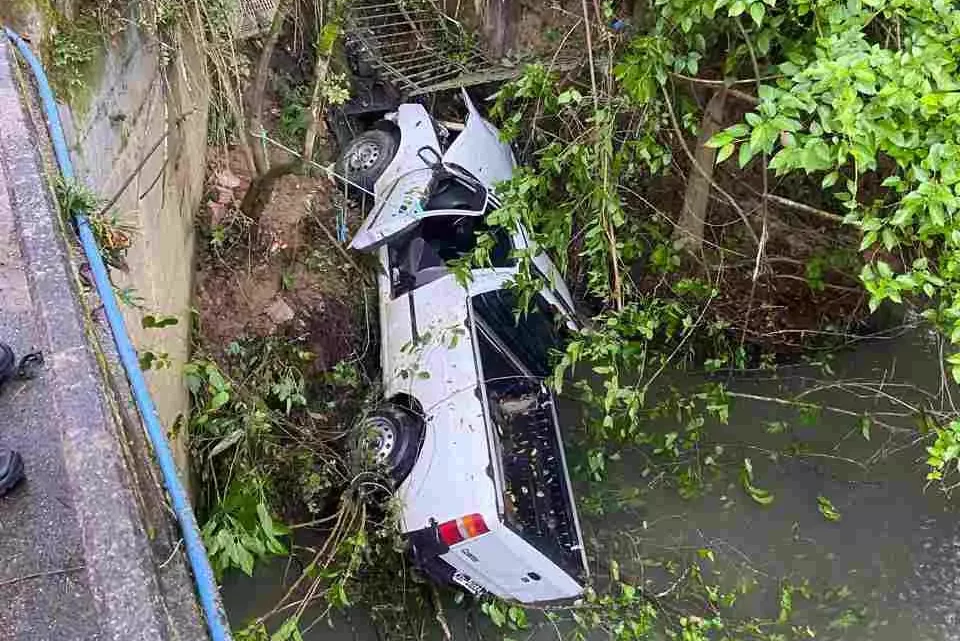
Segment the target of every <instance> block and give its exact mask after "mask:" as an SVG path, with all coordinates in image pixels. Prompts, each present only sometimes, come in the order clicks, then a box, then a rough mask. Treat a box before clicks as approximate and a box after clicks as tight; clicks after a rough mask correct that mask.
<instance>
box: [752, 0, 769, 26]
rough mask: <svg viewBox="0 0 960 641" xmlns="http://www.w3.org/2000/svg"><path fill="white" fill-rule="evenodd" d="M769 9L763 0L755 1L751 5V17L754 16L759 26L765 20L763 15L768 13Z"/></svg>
mask: <svg viewBox="0 0 960 641" xmlns="http://www.w3.org/2000/svg"><path fill="white" fill-rule="evenodd" d="M766 13H767V9H766V7H764V6H763V3H762V2H755V3H754V4H752V5H750V17H751V18H753V21H754V22H755V23H757V26H758V27H759V26H760V23H762V22H763V16H764V15H766Z"/></svg>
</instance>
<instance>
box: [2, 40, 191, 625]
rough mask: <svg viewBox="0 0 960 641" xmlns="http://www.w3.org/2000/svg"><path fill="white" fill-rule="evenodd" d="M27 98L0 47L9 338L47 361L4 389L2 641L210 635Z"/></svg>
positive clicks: (5, 330) (6, 50)
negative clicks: (19, 467)
mask: <svg viewBox="0 0 960 641" xmlns="http://www.w3.org/2000/svg"><path fill="white" fill-rule="evenodd" d="M24 87H25V89H24ZM29 92H30V89H29V85H26V84H25V81H24V80H23V76H18V75H17V72H16V66H15V64H14V58H13V56H12V55H11V51H10V46H9V45H8V44H7V42H6V41H5V39H3V38H0V341H3V342H5V343H7V344H9V345H10V346H11V347H13V349H14V350H15V352H16V353H17V355H18V356H21V355H23V354H25V353H28V352H31V351H42V352H43V355H44V359H45V363H44V365H43V367H42V368H39V370H38V371H37V376H36V377H35V378H33V379H32V380H23V381H20V380H15V381H12V382H10V383H9V384H7V385H5V388H4V389H3V390H0V448H12V449H16V450H18V451H20V452H21V454H22V455H23V458H24V461H25V466H26V474H27V478H26V481H25V482H23V483H22V484H21V485H19V486H18V487H16V488H15V489H14V490H13V491H11V492H10V493H8V494H7V495H6V496H4V497H2V498H0V640H2V641H53V640H56V641H72V640H74V639H76V640H80V639H83V640H91V641H100V640H104V641H106V640H110V641H112V640H117V641H120V640H122V641H134V640H144V641H146V640H150V641H154V640H157V641H180V640H183V641H194V640H199V639H204V638H206V634H205V632H204V630H203V627H202V623H201V621H202V620H201V619H200V617H199V616H198V613H197V608H196V602H195V598H194V593H193V588H192V585H191V582H190V578H189V574H188V573H187V570H186V568H185V564H184V562H183V557H182V553H181V552H180V551H179V550H180V547H179V546H178V545H177V544H176V541H177V538H178V536H179V534H178V532H177V530H176V528H175V527H173V525H172V520H171V519H170V518H169V512H168V511H167V509H166V506H165V499H164V495H163V492H162V491H161V490H160V489H159V484H158V482H157V480H156V472H155V470H154V469H153V463H152V457H151V455H150V452H149V445H148V444H147V443H146V442H145V439H144V436H143V431H142V428H141V426H140V424H139V421H138V420H137V418H136V415H135V413H133V412H131V411H130V407H131V404H130V402H129V396H128V391H127V390H126V386H125V381H124V379H123V377H122V374H118V370H117V368H116V366H115V363H113V361H114V360H115V358H114V355H113V354H112V352H111V349H112V347H111V344H110V341H109V338H108V336H107V335H106V334H105V332H104V331H103V328H102V327H99V326H97V324H96V323H95V322H93V321H91V320H90V315H89V314H88V313H87V311H86V310H87V309H88V308H92V307H95V306H96V305H97V304H98V301H97V300H96V298H95V296H93V294H91V293H90V292H86V291H84V290H83V289H82V288H81V287H80V286H79V283H78V280H77V277H76V270H75V268H74V262H73V260H72V256H73V255H74V254H75V253H76V248H71V245H70V240H69V239H70V237H71V236H72V230H71V229H70V228H69V226H68V225H66V224H65V223H64V222H62V220H61V219H60V215H59V212H58V211H57V208H56V207H55V205H54V201H53V194H52V192H51V188H50V182H49V180H47V178H46V176H48V175H49V173H50V172H51V169H50V168H48V169H47V171H44V163H43V158H42V157H41V154H40V149H42V148H45V145H47V144H48V143H46V137H45V132H44V131H43V130H42V128H43V123H42V120H38V118H39V117H38V115H37V113H36V111H35V109H34V108H32V107H31V103H29V102H27V101H22V100H21V95H20V94H21V93H24V94H26V95H27V96H29V95H30V93H29ZM38 126H39V128H40V129H39V130H38V128H37V127H38ZM84 300H86V301H87V303H86V305H84V304H83V302H82V301H84ZM111 363H113V365H111Z"/></svg>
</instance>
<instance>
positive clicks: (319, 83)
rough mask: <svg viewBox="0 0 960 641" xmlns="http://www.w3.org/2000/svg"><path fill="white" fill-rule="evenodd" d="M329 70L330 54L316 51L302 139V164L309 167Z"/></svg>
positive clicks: (321, 116) (321, 112)
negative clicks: (307, 119) (308, 114)
mask: <svg viewBox="0 0 960 641" xmlns="http://www.w3.org/2000/svg"><path fill="white" fill-rule="evenodd" d="M329 68H330V53H329V52H323V51H319V50H318V51H317V63H316V65H315V67H314V71H313V95H312V96H311V97H310V122H309V123H308V124H307V133H306V135H305V136H304V138H303V162H304V163H305V164H307V165H309V163H310V161H311V160H313V147H314V145H315V144H316V141H317V135H318V134H319V133H320V128H321V127H322V125H323V99H322V98H323V92H322V91H321V89H322V88H323V83H324V82H326V79H327V70H328V69H329Z"/></svg>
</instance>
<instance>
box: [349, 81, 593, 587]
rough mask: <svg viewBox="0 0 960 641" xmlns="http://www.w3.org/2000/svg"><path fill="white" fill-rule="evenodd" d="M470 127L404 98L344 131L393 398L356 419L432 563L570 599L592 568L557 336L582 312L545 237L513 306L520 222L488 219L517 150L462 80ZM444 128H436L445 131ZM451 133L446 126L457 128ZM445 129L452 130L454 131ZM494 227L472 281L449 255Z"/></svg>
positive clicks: (477, 583) (435, 574)
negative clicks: (555, 373) (560, 390)
mask: <svg viewBox="0 0 960 641" xmlns="http://www.w3.org/2000/svg"><path fill="white" fill-rule="evenodd" d="M463 95H464V100H465V102H466V106H467V110H468V115H467V119H466V123H465V125H464V126H463V129H462V131H460V132H459V133H458V134H454V133H453V132H448V131H447V130H446V129H445V128H443V127H441V126H439V125H438V124H437V123H436V122H435V121H434V120H433V119H432V118H431V117H430V115H429V114H428V113H427V111H426V109H424V107H423V106H421V105H419V104H403V105H400V107H399V108H398V110H397V111H396V112H395V113H391V114H388V115H387V116H386V118H385V119H384V120H383V121H380V122H378V123H377V125H376V126H375V128H374V129H372V130H370V131H368V132H365V133H363V134H361V135H359V136H358V137H356V138H355V139H354V140H353V141H352V142H351V143H350V144H349V145H347V147H346V149H345V150H344V153H343V155H342V157H341V159H340V161H339V162H338V169H339V173H340V174H341V175H343V176H345V177H346V178H347V179H348V180H349V181H350V182H351V183H353V184H354V185H355V186H360V187H362V188H363V189H365V190H367V191H369V192H371V193H372V194H373V196H374V204H373V208H372V210H371V211H370V214H369V216H368V217H367V219H366V221H365V222H364V223H363V225H362V227H361V228H360V229H359V231H358V232H357V233H356V235H355V236H354V238H353V240H352V243H351V247H352V248H354V249H356V250H359V251H363V252H370V253H373V254H375V255H376V256H377V257H378V258H379V262H380V267H381V269H380V275H379V298H380V303H379V308H380V332H381V357H382V366H383V386H384V392H385V399H386V400H385V402H384V404H383V405H382V406H381V407H379V408H378V409H377V410H376V411H374V412H372V413H371V414H369V415H368V416H367V417H366V419H365V420H364V421H363V424H362V432H363V434H364V437H363V439H364V440H365V442H366V444H367V447H368V448H369V449H370V450H371V452H372V456H373V457H374V459H375V460H376V462H377V463H379V464H381V465H383V466H384V467H386V469H387V470H388V472H389V473H390V474H391V476H392V477H393V479H394V480H395V481H396V483H397V490H396V491H397V493H398V495H399V498H400V501H401V506H402V507H401V510H402V511H401V518H402V528H403V530H404V532H405V534H406V536H407V537H408V540H409V541H410V543H411V547H412V550H413V555H414V558H415V561H416V563H417V564H418V565H419V566H420V567H421V568H422V569H423V571H424V572H425V573H427V574H428V575H429V576H430V577H431V578H433V579H435V580H437V581H442V582H446V583H453V584H457V585H459V586H460V587H462V588H463V589H465V590H467V591H470V592H472V593H474V594H479V593H482V592H484V591H489V592H491V593H493V594H495V595H497V596H499V597H502V598H506V599H513V600H516V601H520V602H523V603H535V602H548V601H556V600H562V599H571V598H575V597H577V596H578V595H580V594H581V593H582V591H583V585H582V583H583V581H584V580H585V578H586V574H587V563H586V557H585V555H584V550H583V538H582V534H581V531H580V524H579V521H578V518H577V510H576V505H575V501H574V498H573V493H572V490H571V485H570V478H569V475H568V472H567V465H566V461H565V458H564V450H563V443H562V441H561V436H560V429H559V422H558V417H557V408H556V399H555V398H554V394H553V392H552V391H551V390H550V389H549V388H548V387H547V385H546V384H545V382H544V379H545V378H546V377H547V376H548V375H549V373H550V364H549V360H550V356H551V352H552V350H556V349H561V348H562V344H563V343H562V341H563V336H564V334H565V333H566V332H567V331H568V330H569V329H571V328H576V326H577V319H576V315H575V312H574V308H573V301H572V300H571V297H570V292H569V291H568V290H567V287H566V285H565V284H564V282H563V280H562V278H561V276H560V274H559V272H558V270H557V269H556V267H555V266H554V264H553V263H552V262H551V261H550V259H549V258H548V257H547V256H546V255H545V254H543V253H540V254H538V255H537V256H536V257H535V258H534V260H533V262H534V264H535V268H536V269H537V270H538V271H539V272H540V273H541V275H542V277H543V282H544V283H545V286H544V288H543V289H542V290H541V291H540V293H539V295H537V296H535V297H534V300H533V302H532V305H531V306H530V309H529V311H528V312H527V313H526V314H521V315H519V316H518V315H517V307H518V305H517V303H518V301H517V300H516V296H515V294H514V290H512V289H510V288H509V286H508V285H509V283H510V282H511V280H512V279H513V278H514V276H515V275H516V273H517V267H516V261H515V258H514V250H515V249H524V248H528V247H529V239H528V236H527V234H526V232H525V231H524V230H522V229H521V230H518V231H517V232H516V233H510V232H507V231H506V230H504V229H500V228H498V229H488V227H487V225H486V224H485V222H484V220H485V217H486V215H487V214H488V213H489V212H491V211H493V210H494V209H495V208H496V207H497V206H498V204H499V203H498V201H497V199H496V197H495V196H494V194H493V185H494V184H495V183H496V182H499V181H503V180H507V179H509V178H510V177H511V175H512V174H513V171H514V168H515V166H516V165H515V161H514V157H513V154H512V152H511V150H510V147H509V146H508V145H507V144H505V143H503V142H502V141H501V140H500V138H499V135H498V132H497V130H496V128H495V127H493V125H491V124H490V123H489V122H487V121H485V120H484V119H483V118H482V117H481V116H480V114H479V113H478V112H477V110H476V108H475V106H474V105H473V103H471V101H470V98H469V97H468V96H467V95H466V93H465V92H464V94H463ZM438 134H439V135H438ZM451 139H452V142H450V141H451ZM448 142H449V144H447V143H448ZM482 231H490V232H492V233H493V236H494V238H495V239H496V242H495V244H494V246H492V247H491V248H490V251H489V256H490V262H491V264H492V266H490V267H485V268H479V269H473V271H472V278H471V279H470V281H469V283H468V284H467V285H466V286H464V285H462V284H461V283H460V282H458V279H457V278H456V277H455V276H454V274H453V272H452V271H451V268H450V266H451V263H452V262H453V261H456V260H458V259H461V258H462V257H464V256H466V255H468V254H470V253H472V252H473V250H474V247H475V246H476V242H477V235H478V234H479V233H480V232H482Z"/></svg>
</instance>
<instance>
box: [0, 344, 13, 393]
mask: <svg viewBox="0 0 960 641" xmlns="http://www.w3.org/2000/svg"><path fill="white" fill-rule="evenodd" d="M16 369H17V359H16V356H14V354H13V349H11V348H10V346H9V345H7V344H6V343H0V385H3V383H4V382H5V381H7V380H9V379H10V378H12V377H13V374H14V372H15V371H16Z"/></svg>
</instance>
